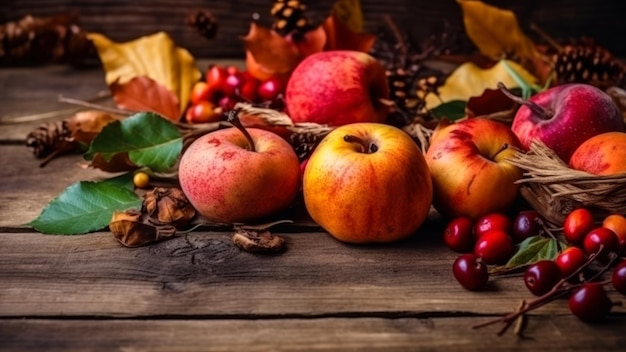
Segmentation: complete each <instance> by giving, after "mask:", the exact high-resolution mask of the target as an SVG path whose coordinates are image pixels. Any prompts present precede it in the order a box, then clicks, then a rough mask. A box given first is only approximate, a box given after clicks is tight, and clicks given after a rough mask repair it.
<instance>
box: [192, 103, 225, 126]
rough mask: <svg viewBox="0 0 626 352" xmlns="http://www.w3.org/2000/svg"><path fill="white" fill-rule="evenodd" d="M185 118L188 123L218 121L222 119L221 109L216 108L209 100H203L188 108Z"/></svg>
mask: <svg viewBox="0 0 626 352" xmlns="http://www.w3.org/2000/svg"><path fill="white" fill-rule="evenodd" d="M185 119H186V120H187V122H188V123H207V122H216V121H219V120H221V119H222V115H221V109H216V108H215V105H213V103H211V102H209V101H201V102H199V103H197V104H193V105H191V106H190V107H189V108H188V109H187V112H186V113H185Z"/></svg>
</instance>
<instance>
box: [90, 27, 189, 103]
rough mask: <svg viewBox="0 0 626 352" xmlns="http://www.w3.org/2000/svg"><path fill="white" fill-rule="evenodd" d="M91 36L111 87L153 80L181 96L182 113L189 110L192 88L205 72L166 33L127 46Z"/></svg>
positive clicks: (98, 35)
mask: <svg viewBox="0 0 626 352" xmlns="http://www.w3.org/2000/svg"><path fill="white" fill-rule="evenodd" d="M88 37H89V39H90V40H91V41H92V42H93V43H94V45H95V46H96V48H97V50H98V55H99V56H100V60H101V61H102V65H103V67H104V70H105V72H106V75H105V80H106V82H107V84H109V85H112V84H114V83H115V82H117V83H118V84H125V83H128V82H129V81H130V80H132V79H133V78H135V77H142V76H145V77H149V78H150V79H152V80H154V81H156V82H158V83H159V84H161V85H163V86H164V87H165V88H167V89H168V90H170V91H171V92H172V93H174V95H176V97H178V103H179V108H180V111H183V110H184V109H185V107H186V106H187V103H188V102H189V97H190V94H191V88H192V87H193V84H194V83H195V82H197V81H198V80H199V79H200V77H201V73H200V71H199V70H198V68H197V66H196V63H195V60H194V58H193V56H192V55H191V54H190V53H189V52H188V51H187V50H185V49H183V48H180V47H177V46H176V45H175V43H174V41H173V40H172V39H171V38H170V37H169V36H168V35H167V34H166V33H165V32H159V33H156V34H153V35H150V36H144V37H140V38H138V39H135V40H132V41H129V42H125V43H116V42H113V41H112V40H110V39H109V38H107V37H105V36H104V35H101V34H97V33H90V34H89V35H88Z"/></svg>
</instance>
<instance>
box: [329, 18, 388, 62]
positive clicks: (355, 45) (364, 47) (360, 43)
mask: <svg viewBox="0 0 626 352" xmlns="http://www.w3.org/2000/svg"><path fill="white" fill-rule="evenodd" d="M322 27H323V28H324V31H325V32H326V45H325V46H324V50H356V51H362V52H366V53H367V52H369V51H370V49H371V48H372V46H373V45H374V42H375V41H376V36H375V35H373V34H369V33H361V32H354V31H353V30H351V29H350V27H348V25H346V24H345V23H343V22H342V21H341V20H340V19H339V18H338V15H337V14H335V13H334V12H333V13H332V14H331V15H330V16H328V17H327V18H326V20H325V21H324V23H322Z"/></svg>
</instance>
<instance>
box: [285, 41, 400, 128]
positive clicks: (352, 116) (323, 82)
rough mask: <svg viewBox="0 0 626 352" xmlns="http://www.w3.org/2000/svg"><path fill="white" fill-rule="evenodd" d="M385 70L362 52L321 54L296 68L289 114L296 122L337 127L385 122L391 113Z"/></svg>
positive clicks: (290, 83)
mask: <svg viewBox="0 0 626 352" xmlns="http://www.w3.org/2000/svg"><path fill="white" fill-rule="evenodd" d="M388 98H389V87H388V86H387V77H386V76H385V69H384V67H383V66H382V65H381V64H380V63H379V62H378V61H377V60H376V59H375V58H374V57H373V56H371V55H368V54H366V53H363V52H359V51H348V50H333V51H322V52H319V53H315V54H313V55H310V56H308V57H307V58H306V59H304V60H303V61H302V62H300V64H299V65H298V66H297V67H296V68H295V69H294V71H293V72H292V74H291V77H290V78H289V81H288V82H287V87H286V89H285V104H286V108H287V112H288V114H289V116H290V117H291V119H292V120H293V121H294V122H315V123H319V124H328V125H334V126H340V125H345V124H347V123H354V122H384V121H385V119H386V118H387V114H388V113H389V108H388V106H387V105H385V104H383V103H382V102H381V99H388Z"/></svg>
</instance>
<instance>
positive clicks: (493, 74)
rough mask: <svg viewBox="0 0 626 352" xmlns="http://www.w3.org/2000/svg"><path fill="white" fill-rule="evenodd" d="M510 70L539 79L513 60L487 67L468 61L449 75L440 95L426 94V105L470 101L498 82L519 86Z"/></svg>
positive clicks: (532, 78)
mask: <svg viewBox="0 0 626 352" xmlns="http://www.w3.org/2000/svg"><path fill="white" fill-rule="evenodd" d="M507 65H508V67H507ZM508 70H514V71H515V72H516V73H517V75H518V76H519V77H522V78H523V79H524V80H525V81H526V82H533V83H534V82H536V81H537V79H536V78H535V77H534V76H533V75H532V74H530V73H529V72H528V71H526V70H525V69H524V68H523V67H522V66H521V65H519V64H517V63H515V62H512V61H505V60H501V61H499V62H498V63H497V64H496V65H494V66H492V67H490V68H487V69H483V68H480V67H478V66H476V65H475V64H473V63H471V62H467V63H464V64H462V65H460V66H459V67H457V68H456V69H455V70H454V71H453V72H452V73H451V74H450V75H449V76H448V78H447V79H446V81H445V83H444V84H443V86H441V87H439V96H436V95H434V94H429V95H427V96H426V107H427V108H429V109H433V108H435V107H437V106H439V105H441V104H442V103H446V102H450V101H454V100H462V101H468V100H469V99H470V98H471V97H478V96H481V95H482V94H483V92H484V91H485V90H486V89H497V87H498V82H502V83H503V84H504V85H505V86H506V87H509V89H511V88H515V87H519V85H518V84H517V82H516V80H515V79H514V78H513V77H512V76H511V74H509V72H508Z"/></svg>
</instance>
